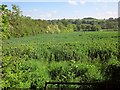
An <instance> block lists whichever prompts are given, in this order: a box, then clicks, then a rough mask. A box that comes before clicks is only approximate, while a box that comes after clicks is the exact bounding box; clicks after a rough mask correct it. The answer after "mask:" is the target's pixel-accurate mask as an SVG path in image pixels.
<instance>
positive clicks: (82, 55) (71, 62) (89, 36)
mask: <svg viewBox="0 0 120 90" xmlns="http://www.w3.org/2000/svg"><path fill="white" fill-rule="evenodd" d="M4 53H5V54H4V56H5V58H4V59H7V60H8V61H9V62H10V61H12V60H13V58H14V59H15V60H14V61H13V63H11V64H10V65H9V66H10V67H12V68H7V69H6V70H5V72H7V73H11V74H9V75H8V76H5V78H4V79H3V82H4V84H3V86H6V87H8V86H11V87H21V88H30V87H31V86H32V85H35V86H36V87H37V88H43V87H44V83H45V81H64V82H67V81H77V82H81V81H91V82H92V81H103V80H109V79H111V73H110V72H108V73H106V72H107V71H109V68H107V67H109V66H110V65H118V66H119V65H120V62H119V61H118V60H117V57H118V56H119V55H118V32H116V31H110V32H103V31H99V32H72V33H61V34H43V35H37V36H28V37H22V38H12V39H9V40H7V41H6V44H5V48H4ZM3 61H4V60H3ZM6 63H8V62H5V64H6ZM13 70H14V71H13ZM5 74H6V73H5ZM15 76H17V77H15ZM13 78H14V79H13ZM113 78H114V77H113ZM6 80H7V81H6ZM49 87H55V86H53V85H51V86H49ZM61 87H66V86H64V85H63V86H61ZM70 87H78V86H70Z"/></svg>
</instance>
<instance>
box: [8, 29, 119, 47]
mask: <svg viewBox="0 0 120 90" xmlns="http://www.w3.org/2000/svg"><path fill="white" fill-rule="evenodd" d="M117 36H118V32H116V31H111V32H72V33H61V34H43V35H42V34H40V35H36V36H26V37H22V38H12V39H10V40H8V41H7V42H8V43H9V44H11V45H13V46H17V45H21V44H27V45H29V44H30V45H32V44H33V45H37V44H48V43H52V44H58V43H68V42H69V43H76V42H80V43H85V42H91V41H97V42H103V41H104V42H113V43H114V42H117V40H118V39H117Z"/></svg>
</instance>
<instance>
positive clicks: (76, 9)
mask: <svg viewBox="0 0 120 90" xmlns="http://www.w3.org/2000/svg"><path fill="white" fill-rule="evenodd" d="M118 1H119V0H3V2H2V4H7V5H8V8H9V9H11V4H16V5H18V6H19V7H20V9H21V10H22V14H23V15H25V16H30V17H32V18H34V19H47V20H48V19H63V18H68V19H69V18H71V19H74V18H84V17H94V18H100V19H104V18H110V17H113V18H117V17H118Z"/></svg>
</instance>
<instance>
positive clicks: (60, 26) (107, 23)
mask: <svg viewBox="0 0 120 90" xmlns="http://www.w3.org/2000/svg"><path fill="white" fill-rule="evenodd" d="M0 11H1V12H2V19H3V20H2V23H3V24H5V23H6V22H7V21H6V20H8V22H9V25H8V28H9V30H8V32H7V33H6V38H11V37H23V36H28V35H37V34H43V33H51V34H53V33H62V32H76V31H100V30H107V31H108V30H114V31H115V30H118V19H117V18H109V19H96V18H92V17H88V18H83V19H58V20H41V19H32V18H31V17H27V16H23V15H22V11H21V10H20V8H19V6H16V5H12V10H9V9H7V5H0ZM5 11H7V13H6V12H5ZM4 13H6V14H5V15H7V19H6V20H5V19H4V18H5V17H6V16H5V15H4ZM1 31H2V32H5V31H4V30H1Z"/></svg>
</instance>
